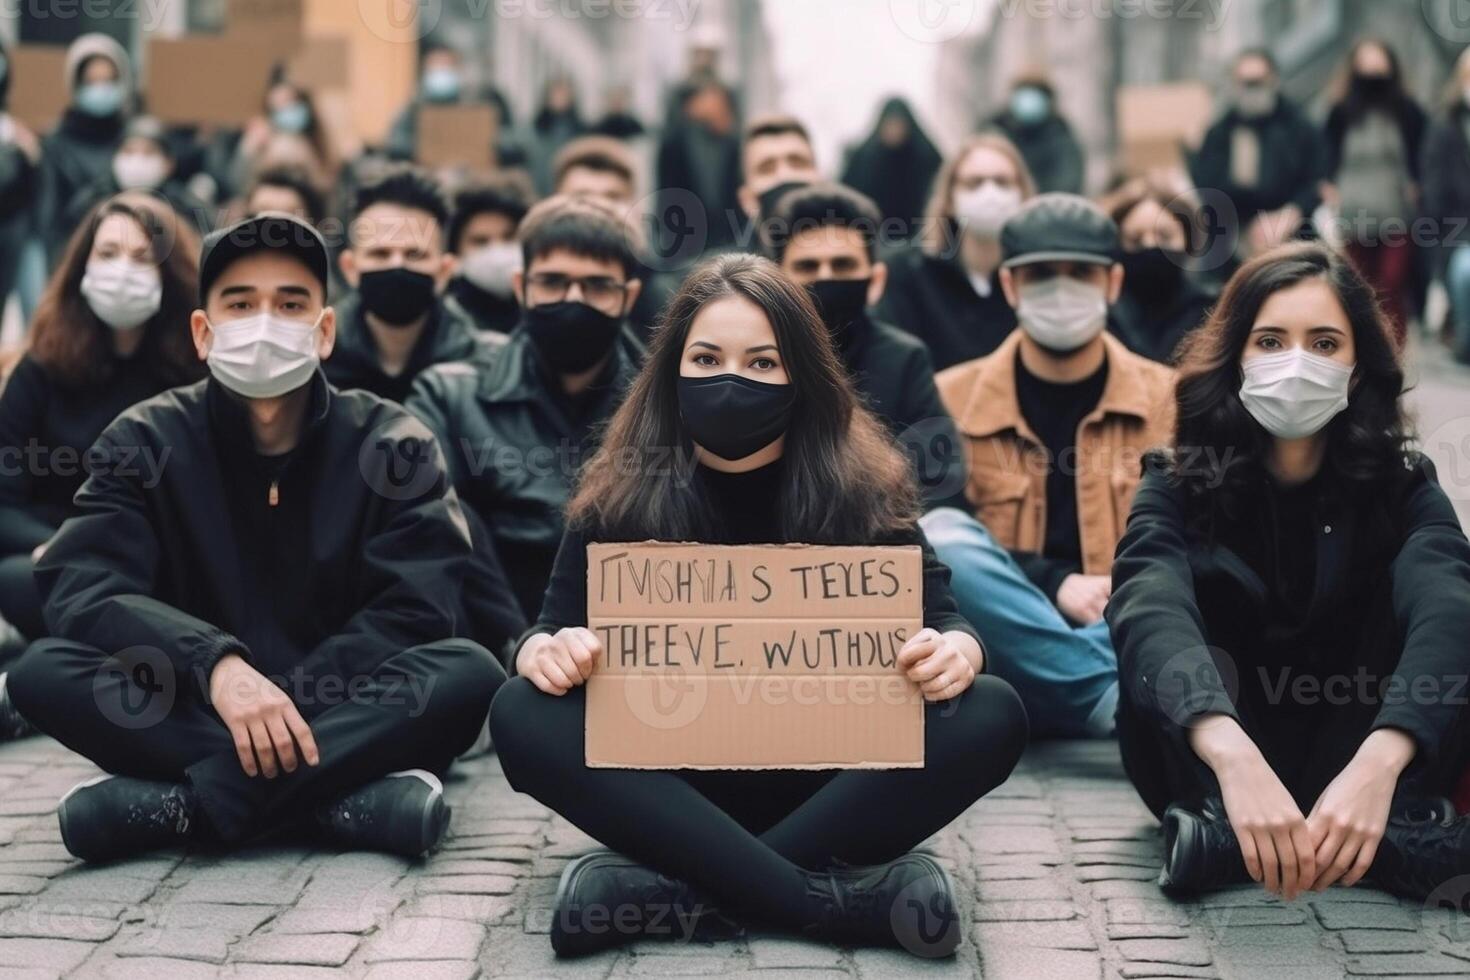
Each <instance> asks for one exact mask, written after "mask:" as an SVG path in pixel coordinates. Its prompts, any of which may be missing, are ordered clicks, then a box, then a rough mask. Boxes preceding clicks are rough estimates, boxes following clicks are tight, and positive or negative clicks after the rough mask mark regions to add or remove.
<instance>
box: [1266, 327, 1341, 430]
mask: <svg viewBox="0 0 1470 980" xmlns="http://www.w3.org/2000/svg"><path fill="white" fill-rule="evenodd" d="M1353 367H1354V366H1353V365H1351V364H1342V363H1340V362H1338V361H1334V360H1332V359H1331V358H1330V357H1323V356H1322V355H1321V354H1314V353H1312V352H1311V351H1309V350H1306V349H1305V348H1301V347H1293V348H1292V349H1291V350H1284V351H1276V352H1274V353H1270V354H1260V355H1257V356H1256V357H1252V358H1250V359H1249V360H1246V361H1244V362H1243V363H1242V364H1241V370H1242V372H1243V373H1244V375H1245V377H1244V380H1243V381H1242V382H1241V386H1240V403H1241V404H1242V405H1244V406H1245V410H1246V411H1247V412H1249V413H1250V414H1251V418H1253V419H1255V420H1256V421H1257V422H1259V423H1260V425H1261V428H1263V429H1265V430H1266V431H1267V432H1269V433H1271V435H1273V436H1275V437H1276V438H1278V439H1304V438H1306V437H1307V436H1312V435H1316V434H1317V433H1318V432H1321V431H1322V430H1323V429H1324V428H1326V426H1327V423H1328V422H1331V421H1332V420H1333V418H1334V417H1336V415H1337V414H1338V413H1339V412H1341V411H1342V410H1343V409H1345V408H1347V405H1348V384H1349V382H1351V381H1352V377H1353Z"/></svg>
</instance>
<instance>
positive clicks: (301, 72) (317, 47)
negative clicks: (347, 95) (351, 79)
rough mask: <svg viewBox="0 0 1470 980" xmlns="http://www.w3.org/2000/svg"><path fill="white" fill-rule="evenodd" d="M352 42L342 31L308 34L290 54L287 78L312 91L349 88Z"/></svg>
mask: <svg viewBox="0 0 1470 980" xmlns="http://www.w3.org/2000/svg"><path fill="white" fill-rule="evenodd" d="M350 58H351V45H350V44H349V42H348V40H347V38H346V37H343V36H342V35H341V34H322V35H309V36H307V37H304V38H302V39H301V45H300V47H298V48H297V49H296V53H295V54H294V55H292V56H291V60H290V62H289V66H288V67H287V69H286V77H287V78H289V79H291V81H292V82H294V83H296V84H297V85H300V86H301V87H302V88H305V89H310V90H311V91H312V92H313V93H316V92H319V91H321V90H323V89H340V88H346V87H347V79H348V63H349V59H350Z"/></svg>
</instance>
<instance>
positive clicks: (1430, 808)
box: [1366, 798, 1470, 900]
mask: <svg viewBox="0 0 1470 980" xmlns="http://www.w3.org/2000/svg"><path fill="white" fill-rule="evenodd" d="M1467 874H1470V818H1466V817H1461V816H1456V814H1455V807H1454V805H1453V804H1452V803H1450V801H1449V800H1446V799H1442V798H1427V799H1417V800H1409V799H1405V800H1395V801H1394V804H1393V809H1392V810H1390V811H1389V814H1388V827H1387V828H1385V829H1384V832H1383V840H1382V841H1380V842H1379V844H1378V853H1377V854H1376V855H1374V857H1373V866H1372V867H1371V868H1369V869H1368V874H1367V876H1366V877H1367V879H1368V880H1369V881H1370V882H1372V883H1373V884H1375V885H1377V886H1378V887H1379V888H1382V889H1384V890H1385V891H1390V892H1393V893H1394V894H1395V895H1399V896H1402V897H1404V898H1412V899H1418V900H1423V899H1424V898H1426V897H1427V896H1429V895H1430V894H1431V893H1432V892H1433V891H1434V890H1435V889H1436V888H1438V887H1439V886H1440V885H1443V884H1445V883H1446V882H1448V881H1449V880H1450V879H1452V878H1457V877H1460V876H1462V875H1467ZM1456 897H1457V898H1458V896H1456Z"/></svg>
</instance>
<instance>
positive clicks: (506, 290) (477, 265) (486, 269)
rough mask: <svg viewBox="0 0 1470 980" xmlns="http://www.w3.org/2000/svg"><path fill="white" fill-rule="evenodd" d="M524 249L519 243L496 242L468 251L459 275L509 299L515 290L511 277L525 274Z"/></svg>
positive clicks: (461, 261) (460, 263) (481, 287)
mask: <svg viewBox="0 0 1470 980" xmlns="http://www.w3.org/2000/svg"><path fill="white" fill-rule="evenodd" d="M522 264H523V263H522V257H521V247H520V245H518V244H517V243H515V242H496V243H494V244H493V245H484V246H481V247H480V248H477V249H475V250H474V251H471V252H466V253H465V256H464V258H462V259H460V260H459V272H460V275H462V276H464V277H465V279H466V280H468V281H469V282H470V283H471V284H472V285H474V286H478V287H479V288H480V289H483V290H484V291H485V292H487V293H489V294H491V295H492V296H499V297H500V298H501V299H505V298H507V297H509V296H510V294H511V292H512V291H513V290H512V287H511V277H512V276H513V275H515V274H516V273H517V272H519V271H521V266H522Z"/></svg>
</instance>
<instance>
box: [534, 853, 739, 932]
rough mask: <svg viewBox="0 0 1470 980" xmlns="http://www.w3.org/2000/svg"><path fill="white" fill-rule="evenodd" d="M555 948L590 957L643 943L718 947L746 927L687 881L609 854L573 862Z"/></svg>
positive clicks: (557, 911)
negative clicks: (658, 941) (713, 944)
mask: <svg viewBox="0 0 1470 980" xmlns="http://www.w3.org/2000/svg"><path fill="white" fill-rule="evenodd" d="M553 905H554V906H555V908H554V910H553V918H552V920H551V948H552V950H553V951H555V953H556V955H557V956H561V957H573V956H587V955H589V954H591V953H598V952H601V951H603V950H606V949H616V948H617V947H619V946H624V945H626V944H628V943H631V942H634V941H635V940H639V939H665V940H672V941H674V942H684V943H687V942H690V941H691V940H693V941H699V942H714V941H717V940H721V939H732V938H735V937H736V936H738V935H739V933H740V927H739V926H737V925H736V924H735V923H733V922H731V921H730V920H729V919H727V918H725V917H724V916H722V915H721V914H720V913H719V912H718V911H716V910H715V908H714V906H713V905H712V904H711V903H710V902H708V901H705V900H703V899H701V898H699V897H698V896H697V895H696V894H695V892H694V889H693V888H691V887H690V886H689V885H687V884H685V883H684V882H682V881H679V880H677V879H675V878H670V877H669V876H668V875H662V874H659V873H658V872H657V871H654V870H653V869H652V868H648V867H646V866H644V865H642V864H639V863H638V862H637V861H634V860H632V859H631V858H626V857H623V856H622V855H621V854H617V853H614V852H613V851H609V850H597V851H593V852H592V853H591V854H584V855H582V856H581V857H579V858H576V859H574V860H573V861H572V862H571V863H569V864H568V865H567V866H566V868H565V869H564V870H563V871H562V873H561V880H560V881H558V882H557V884H556V898H555V899H554V900H553Z"/></svg>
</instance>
